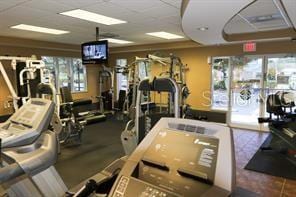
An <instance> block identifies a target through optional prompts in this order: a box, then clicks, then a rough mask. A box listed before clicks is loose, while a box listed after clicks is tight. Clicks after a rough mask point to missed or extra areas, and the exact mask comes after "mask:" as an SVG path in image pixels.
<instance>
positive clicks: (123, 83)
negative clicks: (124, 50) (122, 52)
mask: <svg viewBox="0 0 296 197" xmlns="http://www.w3.org/2000/svg"><path fill="white" fill-rule="evenodd" d="M116 66H117V67H121V68H123V67H126V66H127V59H117V60H116ZM119 70H121V69H119ZM127 80H128V77H127V74H123V73H121V72H118V73H116V82H117V92H116V95H117V98H118V97H119V91H120V90H125V91H126V90H127V86H128V81H127Z"/></svg>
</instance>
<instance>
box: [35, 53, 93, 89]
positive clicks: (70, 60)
mask: <svg viewBox="0 0 296 197" xmlns="http://www.w3.org/2000/svg"><path fill="white" fill-rule="evenodd" d="M44 58H52V59H53V62H52V64H53V67H54V75H55V76H54V77H55V88H56V90H57V92H59V91H60V88H61V87H62V86H61V85H62V84H61V83H60V64H59V58H61V59H65V62H66V69H67V73H68V75H69V77H70V79H69V82H70V89H71V93H73V94H76V93H85V92H88V77H87V68H86V65H84V64H83V63H82V60H81V58H79V57H62V56H46V55H44V56H41V59H42V60H44ZM76 60H80V61H81V65H82V66H83V74H82V73H81V74H82V75H83V78H84V80H83V83H84V86H85V87H84V89H83V90H75V86H74V84H75V82H74V65H75V61H76ZM45 68H47V64H46V62H45ZM80 84H81V83H80ZM79 86H80V85H79Z"/></svg>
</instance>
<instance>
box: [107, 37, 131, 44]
mask: <svg viewBox="0 0 296 197" xmlns="http://www.w3.org/2000/svg"><path fill="white" fill-rule="evenodd" d="M102 40H108V42H111V43H115V44H131V43H134V42H131V41H127V40H119V39H114V38H104V39H102Z"/></svg>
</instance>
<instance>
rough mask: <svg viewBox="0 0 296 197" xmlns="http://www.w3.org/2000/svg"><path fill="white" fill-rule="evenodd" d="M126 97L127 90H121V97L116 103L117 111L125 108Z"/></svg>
mask: <svg viewBox="0 0 296 197" xmlns="http://www.w3.org/2000/svg"><path fill="white" fill-rule="evenodd" d="M125 98H126V91H125V90H120V91H119V97H118V101H117V102H115V103H114V109H115V110H117V111H122V110H123V105H124V102H125Z"/></svg>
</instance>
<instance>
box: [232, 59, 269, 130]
mask: <svg viewBox="0 0 296 197" xmlns="http://www.w3.org/2000/svg"><path fill="white" fill-rule="evenodd" d="M233 57H235V56H231V57H230V70H229V72H230V75H229V77H230V79H229V91H228V98H229V99H228V113H227V123H228V125H229V126H230V127H234V128H241V129H249V130H257V131H266V129H264V125H263V124H258V125H248V124H240V123H233V122H231V115H232V113H231V112H232V101H233V97H232V81H233V69H234V66H233V64H232V58H233ZM243 57H254V58H261V59H262V66H261V72H262V76H261V80H260V93H259V95H260V101H259V102H260V106H259V116H260V117H261V116H263V115H264V105H263V103H264V102H262V99H264V97H263V96H264V85H265V73H266V72H265V71H266V64H265V63H266V57H265V55H243Z"/></svg>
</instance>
